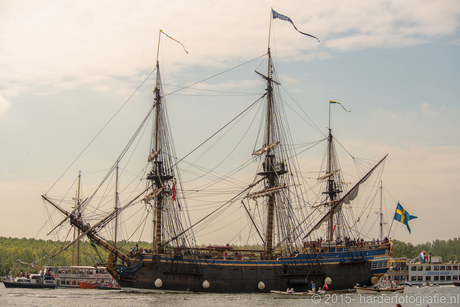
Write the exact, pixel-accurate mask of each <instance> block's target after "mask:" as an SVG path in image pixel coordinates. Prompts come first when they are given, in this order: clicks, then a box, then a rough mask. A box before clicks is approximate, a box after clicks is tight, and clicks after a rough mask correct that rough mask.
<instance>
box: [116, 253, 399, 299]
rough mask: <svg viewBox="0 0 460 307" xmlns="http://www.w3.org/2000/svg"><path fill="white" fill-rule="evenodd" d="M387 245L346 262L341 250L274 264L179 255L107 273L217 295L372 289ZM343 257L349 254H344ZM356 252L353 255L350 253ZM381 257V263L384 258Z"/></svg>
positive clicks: (126, 281)
mask: <svg viewBox="0 0 460 307" xmlns="http://www.w3.org/2000/svg"><path fill="white" fill-rule="evenodd" d="M389 250H390V244H384V245H382V246H380V247H379V248H378V249H362V250H361V252H364V253H368V254H370V256H367V258H366V260H360V261H357V260H353V259H351V258H345V259H344V260H343V261H337V259H340V257H341V256H343V255H344V252H341V253H325V254H300V255H297V256H296V257H293V258H290V257H289V258H278V259H276V260H224V259H191V258H187V257H182V256H176V257H167V256H165V255H144V257H141V258H140V259H130V261H129V262H128V265H130V266H129V267H128V266H118V265H116V264H113V263H111V262H110V261H109V262H108V271H109V272H110V273H111V274H112V276H113V277H114V278H115V279H116V280H117V282H118V283H119V284H120V286H121V287H122V288H123V289H142V290H160V291H191V292H216V293H252V292H260V293H269V292H270V290H284V289H286V288H293V289H294V290H295V291H306V290H309V289H311V286H312V283H315V284H316V287H318V286H320V287H321V286H322V285H324V283H325V282H327V280H328V279H327V278H329V280H330V284H329V285H328V287H329V289H330V290H344V289H353V287H354V286H355V285H356V283H359V284H361V285H369V286H371V285H372V284H373V283H375V282H376V280H378V278H379V277H381V276H382V275H383V274H384V272H385V271H386V270H387V267H381V268H379V269H372V267H376V266H377V265H375V264H374V265H373V263H374V262H379V263H381V264H382V265H384V264H385V263H386V264H387V263H388V254H389ZM345 253H347V254H348V251H345ZM355 253H356V252H355ZM385 259H386V260H385Z"/></svg>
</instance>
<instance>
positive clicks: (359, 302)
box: [0, 284, 460, 307]
mask: <svg viewBox="0 0 460 307" xmlns="http://www.w3.org/2000/svg"><path fill="white" fill-rule="evenodd" d="M459 300H460V287H454V286H440V287H436V286H434V287H424V288H416V287H407V288H406V291H405V293H404V294H388V295H358V294H356V293H343V294H335V293H330V294H327V295H326V296H324V297H322V298H318V299H317V300H313V299H295V300H294V299H274V298H273V296H272V295H271V294H204V293H185V294H165V293H140V292H126V291H109V290H95V289H64V288H58V289H6V288H5V287H4V286H3V284H0V306H2V307H3V306H21V307H32V306H47V307H48V306H49V307H55V306H66V307H67V306H85V307H93V306H94V307H98V306H110V307H118V306H119V307H131V306H132V307H134V306H136V307H137V306H171V307H181V306H186V307H195V306H196V307H207V306H225V307H227V306H228V307H230V306H232V307H233V306H276V307H283V306H289V307H293V306H339V307H344V306H393V307H394V306H396V304H397V303H399V304H401V305H402V306H403V307H407V306H423V307H425V306H427V305H428V306H430V307H433V306H456V307H458V306H460V301H459Z"/></svg>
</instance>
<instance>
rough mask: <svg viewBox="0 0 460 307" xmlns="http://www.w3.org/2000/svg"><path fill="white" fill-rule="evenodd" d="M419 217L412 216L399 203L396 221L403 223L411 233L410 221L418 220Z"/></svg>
mask: <svg viewBox="0 0 460 307" xmlns="http://www.w3.org/2000/svg"><path fill="white" fill-rule="evenodd" d="M416 218H417V217H416V216H414V215H410V214H409V212H407V211H406V209H404V208H403V207H402V206H401V205H400V204H399V203H398V206H397V207H396V212H395V217H394V219H395V220H397V221H398V222H401V223H403V224H404V225H406V226H407V230H409V233H410V227H409V221H410V220H412V219H416Z"/></svg>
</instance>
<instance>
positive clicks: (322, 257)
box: [43, 47, 391, 293]
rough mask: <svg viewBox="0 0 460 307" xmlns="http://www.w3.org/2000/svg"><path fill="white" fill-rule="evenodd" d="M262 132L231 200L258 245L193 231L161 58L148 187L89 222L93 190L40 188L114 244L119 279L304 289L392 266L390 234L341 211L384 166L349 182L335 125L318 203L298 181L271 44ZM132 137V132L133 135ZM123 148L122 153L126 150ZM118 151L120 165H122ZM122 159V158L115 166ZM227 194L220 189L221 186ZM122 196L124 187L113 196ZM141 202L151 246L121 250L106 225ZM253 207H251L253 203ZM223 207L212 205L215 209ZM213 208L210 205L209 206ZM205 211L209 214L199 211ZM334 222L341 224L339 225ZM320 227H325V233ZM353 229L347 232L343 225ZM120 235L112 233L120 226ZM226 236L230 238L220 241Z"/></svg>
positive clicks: (87, 230)
mask: <svg viewBox="0 0 460 307" xmlns="http://www.w3.org/2000/svg"><path fill="white" fill-rule="evenodd" d="M266 58H267V64H268V65H267V72H266V74H264V73H260V72H257V73H258V75H260V77H262V78H263V79H264V80H265V84H266V87H265V93H264V94H263V95H262V98H263V99H261V100H262V101H263V102H262V103H263V104H264V120H263V126H264V132H263V140H262V141H261V144H260V147H259V148H260V149H257V150H254V151H253V153H252V155H251V156H252V160H253V161H255V162H257V165H258V169H257V171H256V174H255V177H254V180H253V181H252V183H250V184H249V185H248V186H247V188H246V189H243V190H242V191H240V192H239V193H237V194H236V195H235V196H233V197H231V198H230V199H229V200H228V201H227V202H226V204H229V203H238V204H241V207H242V208H244V211H245V212H246V214H247V216H248V224H247V225H246V226H247V228H250V229H251V231H252V235H253V236H255V237H257V238H258V241H259V242H260V246H261V248H260V249H252V250H243V249H237V248H234V247H233V246H230V245H221V246H206V247H199V246H197V245H196V243H195V240H194V238H193V229H194V226H195V225H197V224H199V223H201V221H202V220H200V221H197V222H196V223H195V224H192V223H191V221H190V220H188V221H187V223H186V222H184V221H185V220H187V219H189V218H190V216H189V215H188V214H187V213H186V211H187V208H185V206H184V205H182V207H181V205H180V204H179V203H178V202H177V200H178V199H180V200H181V202H182V200H183V198H184V197H185V195H184V193H183V192H182V191H183V187H182V183H181V181H180V169H179V167H178V165H179V164H180V163H179V162H180V161H178V160H177V158H176V156H175V153H174V148H173V144H172V141H171V137H170V131H169V127H168V119H167V116H166V112H165V105H164V100H163V98H164V93H162V86H161V76H160V69H159V62H158V59H157V62H156V86H155V89H154V103H153V106H152V108H151V109H150V111H149V115H148V116H151V117H153V119H154V121H153V129H152V136H151V142H150V144H151V145H150V148H149V151H148V157H147V159H146V160H147V163H148V167H149V168H148V171H147V172H146V175H145V179H146V180H145V182H147V184H146V187H145V189H143V190H142V191H141V192H140V193H139V194H138V195H136V196H135V197H133V198H132V200H130V201H128V202H126V203H125V204H124V205H122V206H118V205H116V206H115V209H114V210H113V211H112V212H110V213H109V214H108V215H107V216H105V217H104V218H103V219H102V220H100V221H99V222H97V223H94V224H93V225H90V224H89V222H87V221H85V220H84V214H81V212H84V209H85V208H86V207H87V205H88V202H89V201H91V197H89V198H88V199H86V200H85V201H83V202H81V203H79V205H78V206H77V207H76V208H75V209H74V210H72V211H67V210H65V209H63V208H61V206H60V205H59V204H58V203H57V202H55V201H54V200H53V199H51V198H50V197H48V196H46V195H43V198H44V199H45V200H46V201H47V202H49V203H50V204H52V205H53V206H54V207H55V208H57V209H58V210H59V211H60V212H61V213H62V214H64V215H65V217H66V220H69V221H70V224H71V225H73V226H74V227H76V228H77V229H78V230H79V232H80V233H81V235H80V236H79V237H78V238H77V239H79V238H81V237H83V236H86V237H87V238H88V239H89V240H90V241H91V242H93V243H94V244H96V245H98V246H101V247H102V248H104V249H105V250H106V251H108V255H109V256H108V259H107V262H106V266H107V270H108V272H110V274H111V275H112V276H113V278H114V279H116V281H117V282H118V283H119V284H120V286H121V287H123V288H127V289H144V290H161V291H195V292H217V293H238V292H240V293H244V292H246V293H247V292H270V290H284V289H286V288H293V289H294V290H296V291H305V288H310V287H311V284H312V283H315V284H316V285H322V284H324V283H326V284H328V287H329V289H331V290H337V289H349V288H353V286H355V285H356V283H359V284H360V285H371V284H373V283H376V282H377V280H378V278H379V277H381V276H383V274H384V273H385V272H386V270H387V269H388V259H389V255H390V253H391V242H389V241H388V240H383V241H382V242H379V243H378V244H371V243H370V242H363V241H359V240H355V239H353V240H352V238H351V237H350V234H349V233H350V232H347V231H348V230H347V229H349V228H347V227H343V226H344V225H345V224H346V221H344V220H345V217H344V216H343V214H342V207H343V206H344V205H345V204H349V203H350V201H352V200H353V199H354V198H355V197H356V195H357V193H358V190H359V187H360V186H361V185H363V184H364V182H365V181H366V180H368V178H369V177H370V176H371V175H372V173H373V172H374V170H375V169H376V168H378V167H380V166H381V164H382V162H383V160H384V159H385V158H384V159H382V160H381V161H379V162H378V163H377V164H376V165H375V166H374V167H373V168H371V169H370V170H369V171H368V172H367V173H366V174H365V175H364V176H363V177H362V179H361V180H359V181H358V182H357V183H356V185H355V186H354V187H352V188H351V189H349V190H348V191H345V189H344V185H343V180H342V178H341V172H340V170H339V168H338V167H339V166H338V164H337V163H336V162H334V161H335V158H336V157H335V155H334V152H335V150H334V147H333V144H334V143H333V136H332V130H331V129H330V127H329V134H328V136H327V140H328V150H327V153H328V154H327V163H326V171H325V172H323V173H322V175H321V176H320V178H318V180H320V181H322V182H325V184H326V189H325V191H323V194H321V195H320V198H321V199H322V201H321V203H319V204H317V205H314V206H312V205H310V204H308V203H307V200H306V195H305V194H304V193H305V191H304V190H302V189H303V187H302V184H301V183H300V182H299V181H300V179H299V174H300V166H299V163H298V161H297V160H296V153H295V150H294V149H293V147H292V145H291V143H292V140H291V139H290V137H289V136H288V135H287V131H286V130H287V129H286V123H285V122H284V120H285V117H284V116H285V115H284V113H283V112H284V111H283V107H282V104H280V103H279V102H278V101H277V99H276V97H277V87H278V85H279V82H278V81H276V80H275V71H274V65H273V62H272V57H271V52H270V47H269V48H268V52H267V54H266ZM131 143H132V142H131ZM120 157H121V156H120ZM118 163H119V159H117V162H116V164H114V167H113V168H112V170H115V165H116V166H118ZM116 169H118V168H116ZM222 197H224V196H222ZM117 199H118V196H117ZM135 204H143V205H144V206H145V208H150V209H151V211H152V216H153V225H154V226H153V227H152V228H153V240H152V245H151V247H149V248H145V247H144V248H143V249H142V250H141V249H139V250H134V249H133V250H132V251H131V252H129V253H126V252H122V251H121V250H120V249H118V248H117V245H116V239H115V242H113V241H109V240H107V239H105V238H104V237H103V236H102V235H101V230H102V229H103V228H104V227H106V226H107V225H108V224H109V223H111V222H112V221H114V220H116V218H117V216H118V215H119V214H121V213H122V212H123V211H124V210H125V209H126V208H129V207H132V206H134V205H135ZM251 208H252V209H251ZM219 209H220V208H217V209H216V210H215V211H214V212H218V211H219ZM211 215H212V213H211V214H210V216H211ZM203 220H204V218H203ZM336 227H337V229H336ZM318 233H323V234H325V235H324V239H322V238H320V236H319V235H318ZM347 234H348V235H347ZM115 238H116V235H115ZM224 244H225V243H224Z"/></svg>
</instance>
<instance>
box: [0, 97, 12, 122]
mask: <svg viewBox="0 0 460 307" xmlns="http://www.w3.org/2000/svg"><path fill="white" fill-rule="evenodd" d="M9 108H10V103H9V102H8V101H7V100H6V99H5V97H3V95H2V93H0V117H1V116H3V115H4V114H5V113H6V111H7V110H8V109H9Z"/></svg>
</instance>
